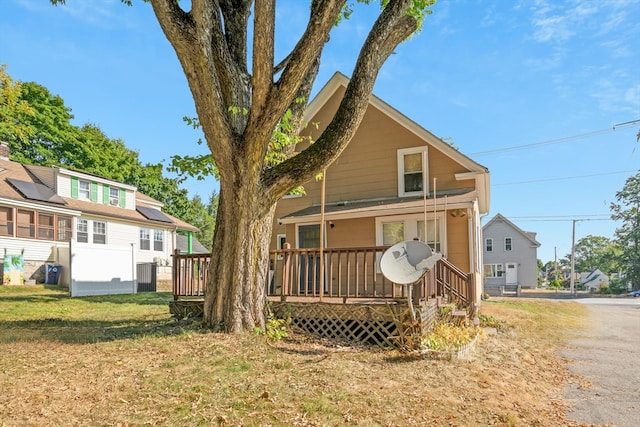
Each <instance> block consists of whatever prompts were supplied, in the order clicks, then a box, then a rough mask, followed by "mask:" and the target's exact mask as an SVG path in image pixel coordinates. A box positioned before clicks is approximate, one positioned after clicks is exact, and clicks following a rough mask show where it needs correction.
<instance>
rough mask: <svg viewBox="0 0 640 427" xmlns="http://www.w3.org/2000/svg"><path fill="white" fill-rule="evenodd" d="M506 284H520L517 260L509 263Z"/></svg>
mask: <svg viewBox="0 0 640 427" xmlns="http://www.w3.org/2000/svg"><path fill="white" fill-rule="evenodd" d="M506 284H507V285H517V284H518V264H516V263H515V262H508V263H507V274H506Z"/></svg>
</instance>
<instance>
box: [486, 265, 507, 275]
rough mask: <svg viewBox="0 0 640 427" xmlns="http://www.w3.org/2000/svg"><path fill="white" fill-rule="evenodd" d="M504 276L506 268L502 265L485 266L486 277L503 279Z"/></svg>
mask: <svg viewBox="0 0 640 427" xmlns="http://www.w3.org/2000/svg"><path fill="white" fill-rule="evenodd" d="M502 276H504V266H503V265H502V264H485V265H484V277H486V278H492V277H502Z"/></svg>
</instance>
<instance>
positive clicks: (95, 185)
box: [90, 182, 98, 202]
mask: <svg viewBox="0 0 640 427" xmlns="http://www.w3.org/2000/svg"><path fill="white" fill-rule="evenodd" d="M90 200H91V201H92V202H97V201H98V183H97V182H92V183H91V196H90Z"/></svg>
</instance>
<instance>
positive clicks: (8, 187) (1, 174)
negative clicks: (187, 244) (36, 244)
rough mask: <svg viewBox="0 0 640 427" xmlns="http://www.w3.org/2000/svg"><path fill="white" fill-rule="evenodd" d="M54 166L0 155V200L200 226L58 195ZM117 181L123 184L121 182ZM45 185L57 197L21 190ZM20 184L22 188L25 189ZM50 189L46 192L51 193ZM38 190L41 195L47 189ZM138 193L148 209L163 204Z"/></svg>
mask: <svg viewBox="0 0 640 427" xmlns="http://www.w3.org/2000/svg"><path fill="white" fill-rule="evenodd" d="M54 168H57V167H56V166H53V167H44V166H34V165H24V164H22V163H18V162H14V161H11V160H5V159H0V202H2V203H4V204H11V205H17V206H25V207H31V208H33V209H42V210H48V211H53V212H64V213H66V214H68V215H74V216H80V215H90V216H96V217H102V218H114V219H119V220H124V221H132V222H136V223H139V224H143V225H147V226H157V227H163V228H167V227H168V226H169V225H171V227H175V228H177V229H180V230H187V231H197V230H198V228H197V227H194V226H193V225H191V224H189V223H187V222H185V221H182V220H181V219H178V218H176V217H173V216H171V215H169V214H166V213H162V215H163V216H164V217H166V218H164V219H163V220H158V219H154V218H151V219H150V218H147V217H145V216H144V215H143V214H142V213H140V212H138V211H137V210H136V209H123V208H121V207H118V206H110V205H104V204H101V203H95V202H90V201H85V200H79V199H73V198H70V197H62V196H59V195H57V194H55V191H54V190H53V188H51V186H52V185H53V184H52V183H53V181H52V180H50V179H48V178H49V177H48V174H47V172H46V170H47V169H51V170H53V169H54ZM39 177H43V179H42V180H41V179H39ZM101 179H102V180H104V181H109V182H113V183H116V181H113V180H106V179H105V178H101ZM16 182H18V186H16V185H15V184H16ZM117 184H118V185H120V184H121V183H117ZM122 185H123V186H124V187H126V188H132V189H133V190H134V191H135V187H131V186H128V185H125V184H122ZM43 187H44V188H46V189H48V190H49V192H50V193H52V194H54V195H55V197H54V198H53V199H50V200H47V199H46V197H44V196H42V197H36V198H34V197H33V196H34V194H25V193H23V192H22V190H25V191H27V192H29V189H36V190H38V191H39V192H42V191H44V190H43ZM20 188H22V190H21V189H20ZM49 192H46V195H50V193H49ZM38 194H41V195H42V194H45V193H38ZM135 194H136V207H139V206H143V207H144V206H147V207H148V209H153V208H155V209H156V210H157V208H159V206H162V204H161V203H160V202H158V201H157V200H154V199H152V198H151V197H149V196H146V195H143V194H141V193H139V192H138V191H135ZM36 195H37V194H36ZM61 202H62V203H61ZM158 205H159V206H158ZM158 212H160V211H158Z"/></svg>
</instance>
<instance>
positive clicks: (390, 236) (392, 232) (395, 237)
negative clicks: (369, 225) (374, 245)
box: [382, 221, 405, 246]
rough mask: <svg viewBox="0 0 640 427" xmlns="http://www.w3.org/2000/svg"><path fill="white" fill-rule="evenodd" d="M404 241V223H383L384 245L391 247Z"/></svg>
mask: <svg viewBox="0 0 640 427" xmlns="http://www.w3.org/2000/svg"><path fill="white" fill-rule="evenodd" d="M403 240H405V239H404V222H403V221H389V222H383V223H382V245H383V246H391V245H394V244H396V243H399V242H402V241H403Z"/></svg>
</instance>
